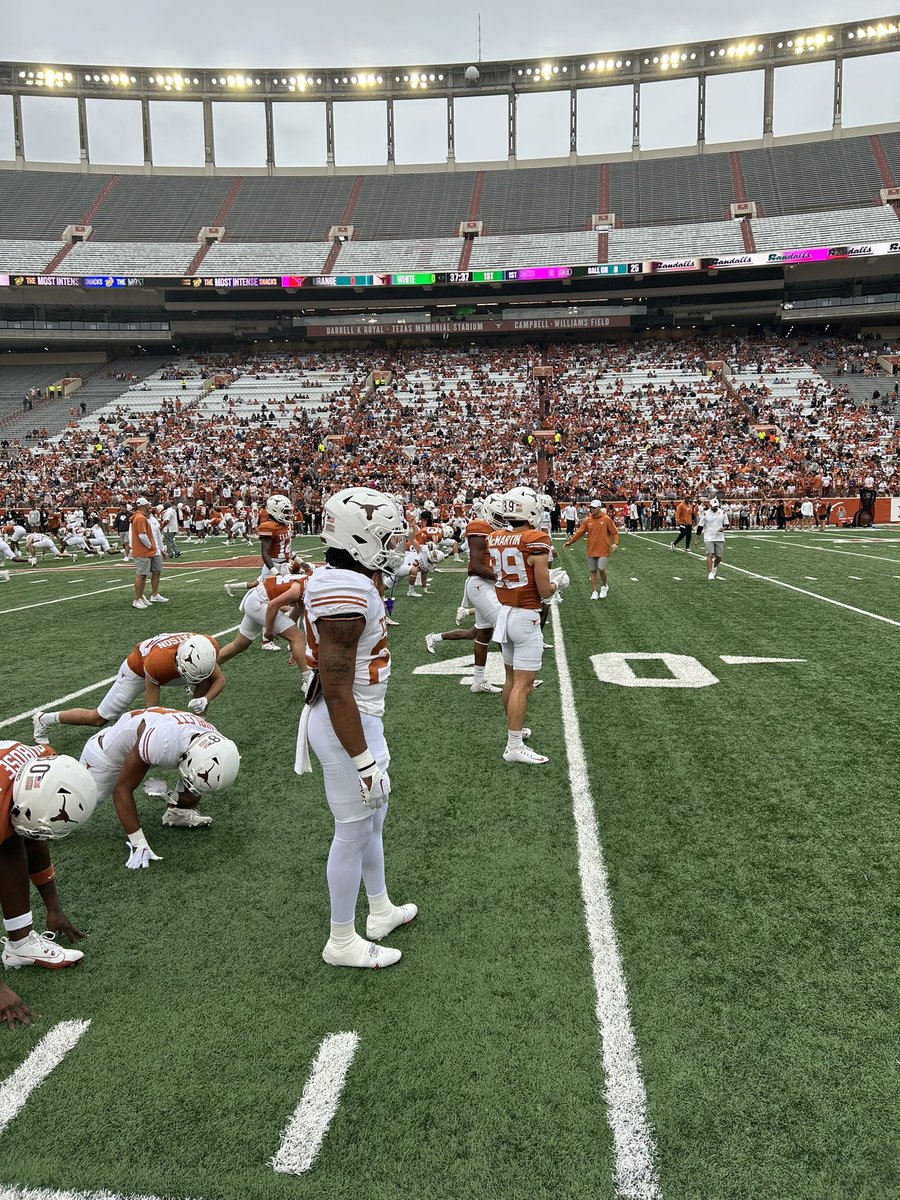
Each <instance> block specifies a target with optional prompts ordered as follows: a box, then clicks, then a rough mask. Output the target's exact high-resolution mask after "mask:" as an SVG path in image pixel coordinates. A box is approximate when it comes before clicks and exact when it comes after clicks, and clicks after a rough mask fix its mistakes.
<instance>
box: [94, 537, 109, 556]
mask: <svg viewBox="0 0 900 1200" xmlns="http://www.w3.org/2000/svg"><path fill="white" fill-rule="evenodd" d="M91 545H92V546H93V547H94V548H95V549H96V550H102V551H104V553H106V552H107V551H108V550H109V548H110V546H109V539H108V538H105V537H92V538H91Z"/></svg>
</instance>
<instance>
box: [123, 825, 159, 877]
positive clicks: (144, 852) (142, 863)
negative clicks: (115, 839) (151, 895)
mask: <svg viewBox="0 0 900 1200" xmlns="http://www.w3.org/2000/svg"><path fill="white" fill-rule="evenodd" d="M125 845H126V846H127V847H128V859H127V861H126V863H125V866H126V867H127V868H128V870H129V871H137V870H140V869H141V868H146V867H149V866H150V864H151V863H152V862H162V858H161V857H160V856H159V855H158V854H154V853H153V851H152V850H151V849H150V846H149V845H148V843H147V839H146V837H144V832H143V830H142V829H139V830H138V831H137V832H136V833H129V835H128V840H127V841H126V842H125Z"/></svg>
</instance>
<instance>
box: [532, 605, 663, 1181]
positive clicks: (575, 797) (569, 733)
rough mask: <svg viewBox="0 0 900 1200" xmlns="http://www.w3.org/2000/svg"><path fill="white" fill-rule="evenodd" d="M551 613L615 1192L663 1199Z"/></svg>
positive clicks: (580, 748) (558, 625)
mask: <svg viewBox="0 0 900 1200" xmlns="http://www.w3.org/2000/svg"><path fill="white" fill-rule="evenodd" d="M550 613H551V619H552V621H553V635H554V642H555V646H556V651H555V656H556V669H557V672H558V674H559V695H560V705H561V707H562V719H563V731H564V734H565V739H566V757H567V758H568V761H569V786H570V788H571V791H572V809H573V813H574V816H575V827H576V830H577V833H578V872H579V875H580V877H581V894H582V898H583V901H584V917H585V923H586V924H587V931H588V940H589V942H590V947H591V963H592V969H593V975H594V986H595V988H596V991H597V1008H596V1013H597V1023H598V1025H599V1026H600V1040H601V1045H602V1052H603V1069H604V1073H605V1076H606V1115H607V1120H608V1121H609V1126H610V1129H611V1130H612V1135H613V1143H614V1147H615V1168H614V1180H615V1187H616V1191H617V1192H618V1193H619V1195H620V1196H623V1197H627V1198H628V1200H658V1198H659V1196H660V1190H659V1175H658V1171H657V1168H656V1150H655V1147H654V1144H653V1135H652V1133H651V1131H650V1124H649V1120H648V1117H647V1093H646V1091H645V1090H644V1081H643V1078H642V1076H641V1064H640V1059H639V1057H638V1051H637V1045H636V1043H635V1037H634V1030H633V1028H632V1025H631V1013H630V1012H629V1008H628V991H627V987H626V983H625V972H624V969H623V967H622V956H621V954H620V952H619V944H618V941H617V939H616V930H615V925H614V924H613V914H612V901H611V899H610V895H609V881H608V879H607V875H606V864H605V862H604V860H603V848H602V846H601V844H600V838H599V835H598V833H597V817H596V813H595V810H594V801H593V797H592V795H591V785H590V779H589V776H588V770H587V762H586V761H585V757H584V745H583V743H582V740H581V728H580V725H579V721H578V713H577V711H576V708H575V695H574V692H573V690H572V677H571V675H570V674H569V663H568V659H567V658H566V649H565V642H564V639H563V631H562V622H561V621H560V618H559V610H558V608H557V607H556V605H553V606H552V607H551V609H550Z"/></svg>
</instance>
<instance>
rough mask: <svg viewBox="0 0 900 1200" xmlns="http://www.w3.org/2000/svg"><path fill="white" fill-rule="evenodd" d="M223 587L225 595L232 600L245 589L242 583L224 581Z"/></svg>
mask: <svg viewBox="0 0 900 1200" xmlns="http://www.w3.org/2000/svg"><path fill="white" fill-rule="evenodd" d="M224 587H225V595H226V596H229V597H230V598H231V599H232V600H233V599H234V598H235V596H239V595H240V594H241V592H245V591H246V590H247V589H246V587H245V586H244V584H242V583H226V584H225V585H224Z"/></svg>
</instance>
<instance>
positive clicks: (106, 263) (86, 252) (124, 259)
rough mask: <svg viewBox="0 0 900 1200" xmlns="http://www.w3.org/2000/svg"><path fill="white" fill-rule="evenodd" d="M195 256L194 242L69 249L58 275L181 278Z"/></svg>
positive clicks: (91, 243)
mask: <svg viewBox="0 0 900 1200" xmlns="http://www.w3.org/2000/svg"><path fill="white" fill-rule="evenodd" d="M196 252H197V245H196V243H195V242H158V243H155V242H100V241H95V240H94V239H91V241H89V242H79V243H77V245H75V246H73V247H72V251H71V253H70V254H68V255H67V256H66V258H65V259H64V261H63V262H62V263H61V264H60V267H59V274H61V275H92V274H95V273H96V274H99V275H113V274H117V275H182V274H184V272H185V271H186V270H187V269H188V267H189V266H190V263H191V259H192V258H193V257H194V255H195V254H196Z"/></svg>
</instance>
